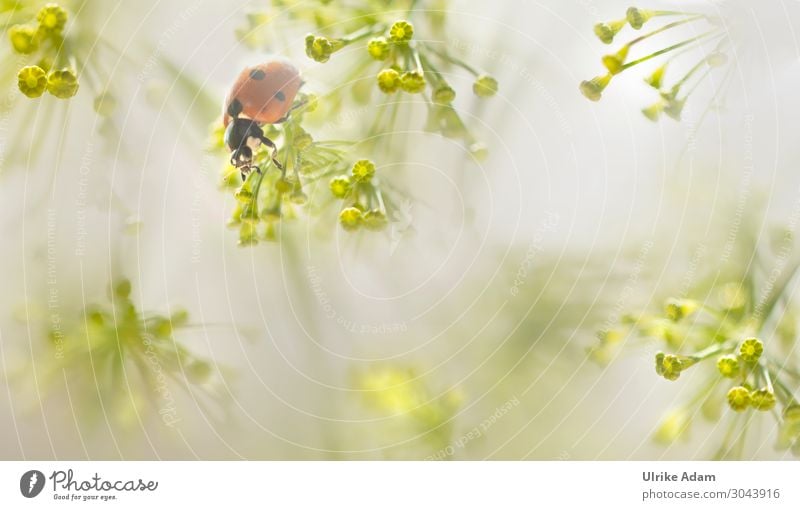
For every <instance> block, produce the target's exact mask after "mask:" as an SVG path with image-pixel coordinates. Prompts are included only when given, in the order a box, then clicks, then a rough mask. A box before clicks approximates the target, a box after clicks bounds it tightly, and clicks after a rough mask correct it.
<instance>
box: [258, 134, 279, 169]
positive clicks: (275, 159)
mask: <svg viewBox="0 0 800 510" xmlns="http://www.w3.org/2000/svg"><path fill="white" fill-rule="evenodd" d="M258 139H259V140H261V143H263V144H264V145H266V146H267V147H269V148H270V149H271V150H272V155H271V156H270V157H271V158H272V163H273V164H274V165H275V166H276V167H277V168H278V170H280V171H281V172H283V171H284V168H283V165H282V164H281V162H280V161H278V146H277V145H275V143H274V142H273V141H272V140H270V139H269V138H267V137H266V136H264V135H261V136H260V137H259V138H258Z"/></svg>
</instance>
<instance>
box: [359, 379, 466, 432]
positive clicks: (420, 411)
mask: <svg viewBox="0 0 800 510" xmlns="http://www.w3.org/2000/svg"><path fill="white" fill-rule="evenodd" d="M356 386H357V388H358V390H359V391H361V392H362V394H363V399H364V403H365V404H366V405H367V406H368V407H369V408H370V409H372V410H374V411H376V412H378V413H381V414H384V415H389V416H397V417H399V418H401V419H408V420H410V421H411V422H412V424H413V425H414V426H415V427H416V428H417V429H418V430H419V431H420V432H421V433H424V434H426V435H427V439H428V440H429V441H430V443H431V446H433V447H434V448H439V447H441V446H442V445H444V444H447V443H448V441H449V438H450V436H451V435H452V420H453V418H454V417H455V415H456V412H457V411H458V409H459V408H460V407H461V404H462V401H463V395H462V393H461V391H460V390H458V389H450V390H448V391H444V392H442V393H441V394H438V395H437V394H435V393H434V392H433V391H432V390H431V389H430V388H429V386H428V384H427V383H426V382H425V380H424V378H423V376H421V375H420V374H418V373H417V371H416V370H415V369H413V368H408V367H391V366H387V367H377V368H373V369H371V370H369V371H366V372H363V373H360V374H358V375H357V377H356Z"/></svg>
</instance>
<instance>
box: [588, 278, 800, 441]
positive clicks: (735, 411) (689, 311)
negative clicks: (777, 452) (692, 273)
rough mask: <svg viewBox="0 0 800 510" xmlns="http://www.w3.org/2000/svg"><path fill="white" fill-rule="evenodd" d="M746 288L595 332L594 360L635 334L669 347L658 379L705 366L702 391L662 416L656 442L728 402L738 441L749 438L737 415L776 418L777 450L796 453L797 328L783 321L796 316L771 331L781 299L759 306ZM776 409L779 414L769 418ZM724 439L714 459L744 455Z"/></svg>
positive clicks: (714, 415) (799, 419)
mask: <svg viewBox="0 0 800 510" xmlns="http://www.w3.org/2000/svg"><path fill="white" fill-rule="evenodd" d="M751 283H752V282H749V281H745V282H742V283H738V282H733V283H728V284H726V285H722V286H720V287H718V288H716V289H714V290H715V291H716V294H717V298H716V299H715V300H709V301H700V300H695V299H686V298H674V299H670V300H668V301H667V303H666V305H665V307H664V310H663V313H661V314H642V315H638V316H626V317H625V318H624V319H623V320H622V321H621V323H620V325H619V326H618V327H616V328H614V329H612V330H610V331H607V332H604V333H603V334H602V335H600V342H599V344H598V345H596V346H595V347H594V348H593V349H592V350H591V353H592V356H593V357H594V358H595V359H597V360H602V361H605V360H608V359H609V358H610V357H611V352H610V351H611V350H613V349H616V347H617V346H618V345H619V344H621V343H623V342H624V341H627V340H628V339H630V338H631V337H638V338H647V339H655V340H657V341H659V342H662V343H663V344H664V347H665V348H666V349H668V351H667V352H662V351H659V352H658V353H657V354H656V355H655V371H656V374H657V375H659V376H661V377H663V378H664V379H667V380H669V381H676V380H678V379H679V378H680V376H681V374H682V373H684V372H686V371H688V370H690V369H691V370H697V368H695V367H699V366H703V367H705V369H704V370H703V371H704V382H703V383H702V384H701V385H700V388H699V391H698V392H697V393H696V395H695V396H694V398H692V399H691V400H690V402H688V403H687V404H685V405H684V406H682V407H681V408H679V409H676V410H673V411H672V412H670V413H669V414H668V415H667V417H666V418H665V420H664V422H663V423H662V425H661V427H660V428H659V429H658V431H657V432H656V438H657V439H659V440H662V441H672V440H675V439H677V438H679V437H681V436H683V435H684V434H685V433H686V432H687V431H688V430H689V425H690V423H691V420H692V419H693V417H694V416H695V415H696V414H700V415H702V416H704V417H705V418H707V419H710V420H717V419H719V418H720V417H721V415H722V412H721V409H720V407H721V406H720V404H721V403H726V404H727V407H728V408H729V409H730V411H731V412H732V415H731V416H730V417H729V418H730V419H731V423H732V425H731V426H732V427H740V428H741V430H740V432H739V434H740V436H743V435H745V434H746V432H747V427H749V423H750V421H751V420H749V419H748V420H746V421H744V422H742V421H740V420H737V419H736V416H738V415H740V414H741V413H752V412H761V413H767V412H770V413H769V414H770V415H773V416H775V417H776V419H777V420H778V421H779V427H780V431H781V432H780V437H779V440H778V446H779V447H781V448H786V449H790V448H791V449H792V451H793V452H794V453H795V454H796V455H800V412H798V409H800V408H798V402H797V399H796V398H795V392H796V391H797V389H798V383H800V373H799V372H798V371H797V370H796V369H795V368H793V366H792V361H791V359H792V358H791V357H787V350H786V349H787V346H789V347H788V348H789V349H791V345H792V344H793V342H794V340H795V333H794V328H793V327H787V324H788V322H786V323H784V320H785V321H793V320H794V319H793V316H791V315H790V314H788V313H784V317H783V318H782V319H780V320H779V323H778V326H777V327H775V326H774V322H773V321H775V320H778V319H776V317H775V316H776V315H777V314H776V312H775V310H776V308H777V305H778V302H779V299H778V298H771V299H769V300H767V301H765V302H763V303H761V304H760V305H759V301H758V299H759V297H761V296H758V295H757V293H756V291H755V290H754V288H755V287H754V286H753V285H751ZM780 294H781V292H780V291H778V293H777V295H778V296H779V295H780ZM768 347H770V348H769V349H768ZM778 407H779V408H780V409H781V413H771V411H773V410H774V409H776V408H778ZM731 436H732V434H731ZM728 440H729V438H726V443H725V444H723V445H722V447H721V448H720V451H719V452H718V456H719V457H727V456H731V455H734V454H738V455H740V454H741V452H740V451H739V452H736V451H733V448H734V446H736V445H734V444H732V443H730V444H729V443H728ZM737 444H738V443H737Z"/></svg>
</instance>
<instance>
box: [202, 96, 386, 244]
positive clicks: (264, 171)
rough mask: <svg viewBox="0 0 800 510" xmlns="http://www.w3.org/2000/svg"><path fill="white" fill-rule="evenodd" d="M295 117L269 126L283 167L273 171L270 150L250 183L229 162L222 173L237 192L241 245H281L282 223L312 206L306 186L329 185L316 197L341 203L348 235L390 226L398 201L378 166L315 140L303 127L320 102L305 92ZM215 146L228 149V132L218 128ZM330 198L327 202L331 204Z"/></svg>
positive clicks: (258, 159)
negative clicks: (382, 180)
mask: <svg viewBox="0 0 800 510" xmlns="http://www.w3.org/2000/svg"><path fill="white" fill-rule="evenodd" d="M296 101H297V102H296V103H295V105H296V108H295V110H294V111H293V112H292V114H291V116H290V118H289V119H288V120H287V121H286V122H283V123H281V124H276V125H271V126H265V128H266V132H265V134H266V136H268V137H269V138H270V139H272V140H274V141H275V142H276V144H277V146H278V153H277V159H278V160H279V161H281V162H282V166H283V169H282V170H278V169H277V168H274V167H272V166H271V165H272V157H271V154H270V153H269V151H259V152H257V153H256V154H255V155H254V160H253V163H254V164H255V165H257V166H259V168H261V171H260V172H250V173H249V174H248V175H247V177H246V179H245V181H244V182H241V181H240V179H239V171H238V170H237V169H236V168H235V167H233V166H232V165H230V164H227V165H226V166H225V168H224V170H223V176H222V184H223V187H226V188H229V189H232V190H233V193H234V197H235V198H236V207H235V208H234V211H233V214H232V217H231V220H230V221H229V226H230V227H232V228H236V229H238V230H239V244H240V245H241V246H249V245H254V244H257V243H258V242H259V241H276V240H277V239H278V232H279V227H280V224H281V221H282V220H292V219H294V218H296V217H297V216H298V215H299V214H300V212H301V210H302V209H303V208H305V209H309V208H310V209H312V210H313V209H315V207H316V206H315V205H314V204H310V203H308V202H309V196H308V194H306V192H305V191H304V187H305V186H309V187H311V188H312V189H313V190H315V191H316V189H317V188H316V185H317V184H320V183H322V184H325V183H327V184H328V189H329V191H325V192H324V193H313V195H312V198H318V199H320V200H318V202H319V201H321V202H322V204H323V205H324V204H328V203H331V199H338V200H341V201H342V203H341V206H340V208H339V224H340V225H341V227H342V229H344V230H345V231H354V230H357V229H359V228H361V227H363V228H366V229H368V230H374V231H380V230H383V229H385V227H386V226H387V225H388V218H389V214H390V211H391V210H392V207H393V204H394V202H395V199H394V198H393V196H394V195H395V193H394V192H393V191H384V190H382V188H381V185H380V183H379V181H378V179H377V177H376V176H375V174H376V170H375V164H374V163H373V162H372V161H370V160H367V159H362V160H357V161H355V162H351V160H350V159H349V154H348V150H347V149H348V148H350V147H351V146H352V144H351V143H349V142H344V141H325V140H320V141H317V140H314V138H313V137H312V136H311V135H310V134H309V133H308V132H307V131H305V129H303V127H302V124H303V120H304V116H305V114H307V113H311V112H313V111H314V109H315V108H316V107H317V104H318V103H319V99H318V98H316V97H315V96H312V95H309V94H300V95H299V97H298V99H297V100H296ZM213 138H214V140H213V145H214V146H215V147H216V148H217V149H219V150H224V142H223V132H222V129H221V127H220V126H217V127H216V128H215V131H214V135H213ZM326 199H327V200H326Z"/></svg>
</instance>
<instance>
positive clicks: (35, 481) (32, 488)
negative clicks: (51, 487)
mask: <svg viewBox="0 0 800 510" xmlns="http://www.w3.org/2000/svg"><path fill="white" fill-rule="evenodd" d="M42 489H44V473H42V472H41V471H37V470H35V469H31V470H30V471H28V472H26V473H25V474H24V475H22V478H20V479H19V491H20V492H21V493H22V495H23V496H25V497H26V498H35V497H36V496H38V495H39V493H40V492H42Z"/></svg>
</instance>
